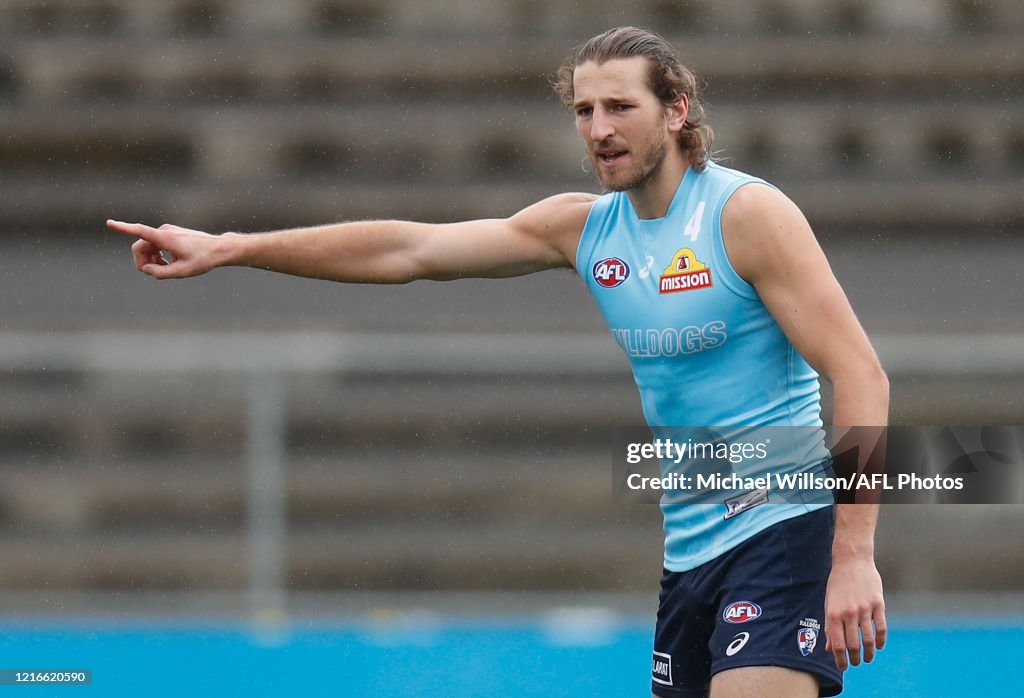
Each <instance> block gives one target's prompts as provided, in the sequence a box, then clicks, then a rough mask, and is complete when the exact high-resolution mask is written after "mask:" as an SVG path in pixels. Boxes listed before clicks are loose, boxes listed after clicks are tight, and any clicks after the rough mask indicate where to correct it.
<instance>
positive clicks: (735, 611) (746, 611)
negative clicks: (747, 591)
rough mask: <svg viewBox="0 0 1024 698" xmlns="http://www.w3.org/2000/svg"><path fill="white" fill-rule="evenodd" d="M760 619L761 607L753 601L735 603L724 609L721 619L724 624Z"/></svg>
mask: <svg viewBox="0 0 1024 698" xmlns="http://www.w3.org/2000/svg"><path fill="white" fill-rule="evenodd" d="M760 617H761V607H760V606H758V605H757V604H756V603H754V602H753V601H736V602H735V603H731V604H729V605H728V606H726V607H725V611H724V612H723V613H722V619H723V620H725V622H726V623H746V622H747V621H748V620H754V619H755V618H760Z"/></svg>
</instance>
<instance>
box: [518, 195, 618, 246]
mask: <svg viewBox="0 0 1024 698" xmlns="http://www.w3.org/2000/svg"><path fill="white" fill-rule="evenodd" d="M598 198H599V197H598V196H597V195H596V194H587V193H584V192H567V193H564V194H555V195H554V196H549V197H548V198H546V199H542V200H541V201H538V202H537V203H535V204H533V205H532V206H527V207H526V208H524V209H523V210H522V211H520V212H519V213H517V214H516V215H515V216H514V217H513V219H514V220H516V222H517V223H519V224H520V225H522V226H523V227H524V228H525V229H526V230H528V231H530V232H532V233H533V234H535V235H538V236H541V237H550V236H555V237H562V236H563V235H572V234H575V235H577V236H578V235H579V234H580V233H581V232H583V226H584V225H585V224H586V222H587V216H589V215H590V209H591V207H592V206H593V205H594V202H595V201H597V199H598Z"/></svg>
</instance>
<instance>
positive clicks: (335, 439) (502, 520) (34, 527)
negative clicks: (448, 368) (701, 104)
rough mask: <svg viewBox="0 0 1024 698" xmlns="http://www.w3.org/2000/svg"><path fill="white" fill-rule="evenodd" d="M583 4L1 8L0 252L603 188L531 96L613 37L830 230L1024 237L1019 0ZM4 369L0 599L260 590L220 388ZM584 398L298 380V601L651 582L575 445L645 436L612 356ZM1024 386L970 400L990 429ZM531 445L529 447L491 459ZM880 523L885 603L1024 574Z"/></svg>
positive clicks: (559, 382) (62, 4)
mask: <svg viewBox="0 0 1024 698" xmlns="http://www.w3.org/2000/svg"><path fill="white" fill-rule="evenodd" d="M587 5H588V9H587V11H586V12H583V11H581V10H580V8H579V3H577V2H570V1H569V0H545V1H541V0H518V1H515V2H503V3H486V2H478V1H476V0H453V1H446V2H443V3H430V2H420V1H419V0H331V1H328V2H323V1H319V0H317V1H314V0H287V1H285V0H245V1H243V0H169V1H164V0H137V1H133V2H115V1H113V0H110V1H103V0H0V133H2V134H3V138H0V181H2V183H0V245H5V244H10V245H14V244H20V243H21V241H22V240H23V238H24V236H25V235H27V234H28V233H32V232H41V233H45V235H46V236H47V237H46V240H47V246H46V250H47V251H48V252H49V253H52V254H60V252H61V251H62V249H63V246H64V245H65V243H66V242H68V241H69V240H73V239H75V238H74V235H75V234H76V233H82V232H83V231H88V232H89V233H90V234H96V231H97V229H98V226H99V223H100V222H101V221H102V220H104V219H105V218H107V217H109V216H111V215H117V216H118V217H121V218H123V219H125V220H132V219H139V220H147V221H150V222H154V223H157V222H163V221H174V222H177V223H180V224H183V225H195V226H201V227H204V228H205V229H212V230H225V229H233V230H247V231H255V230H263V229H270V228H276V227H283V226H296V225H301V224H312V223H321V222H325V221H331V220H338V219H351V218H364V217H400V218H415V219H421V220H428V221H444V220H454V219H462V218H470V217H483V216H494V215H501V214H507V213H511V212H512V211H515V210H517V209H518V208H519V207H520V206H522V205H524V204H526V203H528V202H532V201H535V200H537V199H540V198H542V197H543V196H546V195H548V194H550V193H554V192H558V191H563V190H566V189H574V190H593V184H592V181H591V177H590V175H588V174H587V173H586V172H585V168H584V167H582V166H581V160H582V151H581V149H580V146H579V144H578V137H577V136H576V134H575V132H574V129H573V124H572V118H571V117H570V116H569V115H567V114H566V113H565V112H564V111H563V110H562V109H561V106H560V105H559V103H558V100H557V99H556V98H555V96H554V95H553V93H552V92H551V89H550V86H549V84H548V82H549V79H550V76H551V73H552V72H553V70H554V68H555V67H556V66H557V65H558V63H559V62H560V60H561V59H562V58H563V57H564V56H565V55H566V54H567V53H568V50H569V48H570V47H571V46H572V44H573V43H574V42H576V41H578V40H581V39H583V38H586V37H587V36H590V35H591V34H593V33H595V32H597V31H600V30H602V29H604V28H606V27H608V26H612V25H618V24H625V23H632V24H638V25H641V26H649V27H652V28H655V29H657V30H659V31H661V32H662V33H664V34H666V35H668V36H669V37H670V38H671V39H673V40H674V41H675V43H676V44H677V45H678V46H679V47H680V48H681V50H682V53H683V55H684V56H685V57H686V59H687V60H688V61H689V62H691V64H692V65H693V66H694V67H695V69H696V70H697V71H698V72H699V73H700V74H701V75H702V76H703V77H704V78H705V80H706V82H707V89H706V97H707V100H708V102H709V104H710V107H709V118H710V121H711V123H712V125H713V126H714V128H715V131H716V147H717V148H719V149H720V156H719V157H720V158H721V159H723V161H724V162H725V163H726V164H730V165H734V166H736V167H738V168H741V169H744V170H748V171H752V172H754V173H756V174H760V175H763V176H765V177H767V178H769V179H771V180H773V181H775V182H777V183H779V184H780V185H781V186H782V187H783V188H784V189H785V190H786V191H787V192H788V193H789V194H790V195H791V196H792V197H793V198H794V199H795V200H796V201H797V202H798V203H799V204H800V205H801V207H802V208H803V209H804V210H805V212H806V213H807V215H808V217H809V219H810V220H811V221H812V223H813V224H814V225H815V227H816V228H818V229H819V230H821V231H824V232H825V233H827V234H828V235H830V236H832V237H833V238H835V239H856V238H857V237H858V236H859V235H861V234H862V233H863V231H864V230H870V231H871V233H872V235H877V236H891V237H892V238H894V239H896V238H899V237H900V236H902V235H904V234H916V233H921V232H922V231H926V232H928V233H929V234H939V233H952V232H959V231H964V230H967V231H969V232H970V233H971V234H980V233H992V234H1001V233H1005V232H1006V231H1007V230H1019V229H1020V227H1021V225H1022V224H1024V208H1022V207H1021V206H1020V182H1021V178H1022V174H1024V135H1022V134H1024V108H1022V101H1021V98H1020V94H1021V88H1022V86H1024V57H1022V54H1021V52H1020V35H1021V31H1022V30H1024V15H1022V13H1021V12H1020V2H1019V0H989V1H987V2H971V1H968V0H962V1H957V2H949V1H946V0H921V1H920V2H914V3H893V2H888V1H887V0H868V1H863V2H862V1H853V0H756V1H753V2H748V1H746V0H719V1H718V2H715V3H710V2H708V3H699V2H687V3H682V2H675V1H670V0H642V1H640V2H635V3H629V5H630V8H629V9H624V8H623V3H621V2H612V1H611V0H599V1H598V2H592V3H588V4H587ZM964 200H969V201H971V205H964V203H963V201H964ZM124 273H125V274H128V273H129V270H128V266H127V259H126V260H125V269H124ZM40 295H41V294H40ZM301 320H302V318H299V320H298V321H301ZM45 323H46V318H45V317H42V316H41V317H40V319H39V321H38V324H42V325H45ZM527 329H537V327H536V325H534V326H533V327H531V328H527ZM932 378H934V376H933V377H932ZM3 381H4V382H3V383H2V387H3V391H2V392H0V462H2V464H3V467H2V468H0V560H2V561H3V564H0V589H38V588H44V587H45V588H47V589H66V588H85V589H124V588H129V589H170V588H175V589H182V588H184V589H189V588H202V589H237V588H240V587H244V585H245V583H246V580H247V575H248V568H247V564H248V563H247V559H246V557H245V554H246V549H247V545H248V544H249V543H248V539H247V532H246V510H245V506H246V505H245V502H246V487H247V485H246V483H247V474H246V471H245V458H244V454H243V453H242V450H243V448H244V446H243V444H244V438H243V437H244V430H245V407H244V398H243V394H244V390H245V386H244V384H243V382H242V381H241V379H240V378H239V377H238V376H220V375H217V376H206V375H202V376H199V377H196V376H195V375H192V376H184V377H183V376H171V377H164V378H160V379H153V378H152V377H146V378H145V380H143V379H141V378H139V377H138V376H133V375H124V374H102V375H95V374H90V373H87V372H83V371H78V370H76V369H74V368H69V369H67V370H57V371H52V370H51V371H48V372H47V371H35V372H33V371H29V372H25V373H21V374H11V375H7V376H5V377H3ZM402 381H405V382H404V383H403V382H402ZM598 383H599V385H597V386H594V385H587V386H581V385H580V384H579V381H578V379H568V378H565V377H564V376H563V377H559V376H555V377H550V378H545V379H529V378H526V379H515V380H513V379H510V378H509V377H508V376H506V375H501V374H495V375H486V376H482V377H479V378H478V379H476V380H462V381H458V380H457V381H454V382H451V381H446V382H444V383H440V382H439V383H434V382H433V381H431V380H430V379H429V377H428V378H427V379H424V378H422V377H419V378H409V377H408V376H406V377H402V376H399V377H397V378H396V379H395V380H394V381H393V382H389V383H388V385H387V386H385V388H381V387H380V386H379V385H377V384H373V383H369V382H366V381H362V382H361V380H360V378H359V376H355V377H352V376H351V375H348V376H345V377H344V378H341V377H339V376H338V375H333V374H323V375H313V376H306V377H304V378H302V379H301V380H298V381H296V382H294V383H292V384H290V387H289V390H290V397H289V399H288V404H289V412H288V415H289V416H288V420H289V421H288V434H289V449H288V454H287V456H288V460H289V468H288V473H287V477H288V482H287V493H286V498H287V503H288V512H289V513H288V516H289V527H290V529H289V530H290V533H289V538H288V557H287V573H288V574H287V582H288V585H289V586H290V587H291V588H293V589H325V588H330V589H337V588H344V589H366V588H373V589H401V588H422V589H438V588H454V589H464V588H476V589H494V588H516V589H531V588H566V587H568V588H590V589H615V590H617V589H637V588H644V589H650V588H652V584H653V583H654V581H653V580H654V579H655V578H656V576H657V571H658V559H659V548H660V542H661V541H660V537H659V525H658V516H657V510H656V508H655V507H640V506H636V507H619V508H617V509H615V510H614V513H612V514H609V506H608V486H607V485H608V481H609V478H608V477H607V474H608V467H607V460H606V459H607V450H606V449H604V448H600V447H595V446H590V447H589V448H588V449H586V450H584V451H581V452H579V453H577V454H576V455H575V456H570V455H568V454H566V453H565V444H566V443H567V441H566V440H567V439H568V438H569V437H570V436H572V437H573V438H577V439H578V438H582V436H581V434H580V433H579V431H578V429H579V427H580V425H581V424H586V425H588V426H589V427H590V428H593V429H605V428H610V427H611V426H613V425H621V424H624V423H634V424H635V423H637V422H639V419H640V417H639V412H638V409H637V402H636V399H635V397H634V396H633V387H632V385H631V381H630V379H629V376H628V375H626V374H625V372H624V369H623V371H622V372H618V373H614V374H608V375H602V376H600V380H599V381H598ZM945 387H947V388H948V386H945ZM903 388H904V392H903V394H904V395H905V396H906V395H910V396H911V397H910V398H909V399H908V401H907V403H906V404H907V405H908V407H907V408H906V411H905V412H903V413H902V414H901V415H899V416H901V417H902V418H904V420H905V421H908V422H912V421H914V420H915V419H918V420H926V419H929V418H934V419H936V420H942V419H946V418H950V416H951V415H952V414H956V412H955V411H954V409H953V408H954V407H955V406H951V405H946V404H943V402H942V394H943V393H940V392H939V391H938V388H937V387H936V385H935V384H934V382H928V381H926V380H921V381H918V377H917V376H914V377H912V378H911V379H909V380H908V382H907V384H906V385H904V386H903ZM1000 389H1001V390H1003V392H999V391H1000ZM1015 389H1016V388H1015V386H1014V385H1012V384H1008V385H1006V386H1002V388H1000V387H998V386H997V387H996V388H994V389H993V392H992V393H986V394H984V395H982V394H980V392H979V393H978V395H977V403H976V404H975V403H972V404H970V405H968V406H967V407H969V408H970V410H971V414H972V415H973V416H974V417H975V418H976V419H977V420H983V419H985V418H988V417H992V418H999V417H1002V416H1006V415H1007V412H1006V409H1007V407H1006V405H1007V404H1010V401H1011V399H1012V398H1009V397H1007V391H1011V390H1015ZM915 391H917V392H915ZM1017 394H1019V391H1018V393H1017ZM385 396H386V397H387V399H385ZM625 396H628V398H627V397H625ZM935 405H942V407H941V408H940V407H934V406H935ZM961 407H963V405H961ZM943 410H945V411H943ZM935 423H941V422H935ZM524 433H526V434H531V435H532V437H531V438H530V439H527V440H528V441H529V442H530V443H532V444H534V445H535V448H536V452H530V453H524V452H523V451H522V449H517V448H511V449H510V448H508V442H509V441H510V440H511V441H513V442H515V443H521V441H522V439H523V437H522V435H523V434H524ZM385 443H386V444H389V446H388V448H390V449H394V450H395V453H394V454H393V456H392V455H389V454H386V453H385V454H382V453H380V452H379V451H377V450H376V449H375V448H373V447H374V446H375V445H379V444H385ZM503 445H504V446H503ZM886 515H887V516H889V517H892V518H891V521H892V522H893V523H891V524H890V527H889V529H888V530H889V531H890V532H892V533H893V535H894V536H895V537H894V538H883V539H880V541H879V549H880V551H881V556H880V563H881V565H882V566H883V571H884V572H885V573H886V575H887V577H888V578H889V579H891V580H892V583H893V585H894V586H895V588H900V587H902V588H913V589H922V588H931V589H943V588H963V587H981V586H984V585H985V584H989V585H992V586H994V587H996V586H1000V585H1002V586H1004V587H1005V586H1013V585H1017V586H1018V587H1019V584H1020V582H1019V580H1020V579H1024V574H1022V573H1024V569H1021V565H1020V563H1019V561H1011V562H1010V563H1007V564H1004V565H1002V566H1001V567H999V568H998V569H995V568H993V567H991V566H986V565H985V564H984V560H985V559H990V558H991V556H992V555H997V554H998V552H997V547H996V546H997V545H998V541H999V540H1000V539H1001V538H1002V537H1004V534H1005V530H1006V529H1007V528H1009V526H1007V525H1006V518H1005V517H1007V516H1009V514H1007V513H1005V512H1002V511H1001V510H995V513H991V512H990V513H989V514H986V513H985V512H983V511H980V510H977V511H965V512H964V513H963V516H964V517H965V523H964V524H963V525H962V526H961V527H959V528H954V527H953V526H952V525H950V527H949V530H946V529H944V528H943V529H942V530H941V531H936V530H929V531H927V532H922V531H920V530H918V528H915V527H914V519H913V517H911V516H906V515H904V514H902V513H900V512H887V513H886ZM901 516H903V518H900V517H901ZM939 528H942V527H941V526H940V527H939ZM950 540H956V541H960V542H961V543H962V545H953V546H951V545H949V541H950ZM910 542H913V543H914V544H916V545H919V547H918V548H917V549H916V551H915V552H914V553H913V554H908V553H907V549H908V546H909V544H910ZM951 551H956V553H957V557H956V558H954V557H953V552H951ZM964 551H968V553H967V554H968V557H967V558H965V557H963V556H962V555H963V554H964ZM986 556H988V557H986ZM974 561H978V563H977V564H972V563H973V562H974Z"/></svg>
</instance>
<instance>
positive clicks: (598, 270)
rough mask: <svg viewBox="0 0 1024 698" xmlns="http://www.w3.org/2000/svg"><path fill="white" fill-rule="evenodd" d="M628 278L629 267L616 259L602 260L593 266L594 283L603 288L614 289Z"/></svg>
mask: <svg viewBox="0 0 1024 698" xmlns="http://www.w3.org/2000/svg"><path fill="white" fill-rule="evenodd" d="M628 278H629V265H628V264H626V263H625V262H623V261H622V260H621V259H619V258H618V257H609V258H608V259H602V260H601V261H600V262H598V263H597V264H595V265H594V281H596V282H597V283H599V284H600V285H601V286H603V287H604V288H615V287H616V286H618V285H620V284H621V283H622V282H623V281H625V280H626V279H628Z"/></svg>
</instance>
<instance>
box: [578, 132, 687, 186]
mask: <svg viewBox="0 0 1024 698" xmlns="http://www.w3.org/2000/svg"><path fill="white" fill-rule="evenodd" d="M667 152H668V148H667V146H666V144H665V142H664V141H663V140H658V141H657V142H652V143H646V144H644V147H643V148H642V149H640V150H630V151H629V154H630V160H631V161H632V162H630V164H629V165H628V166H627V167H613V168H609V169H603V168H602V167H601V163H600V162H599V160H598V157H597V155H596V154H591V160H592V161H593V163H594V168H595V172H596V175H597V181H598V182H599V183H600V184H601V187H602V189H603V190H604V192H605V193H608V192H613V191H628V190H630V189H636V188H639V187H643V186H644V185H646V184H647V183H648V182H650V181H651V180H652V179H653V178H654V176H655V175H656V174H658V171H659V170H661V166H662V164H663V163H664V162H665V155H666V153H667Z"/></svg>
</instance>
